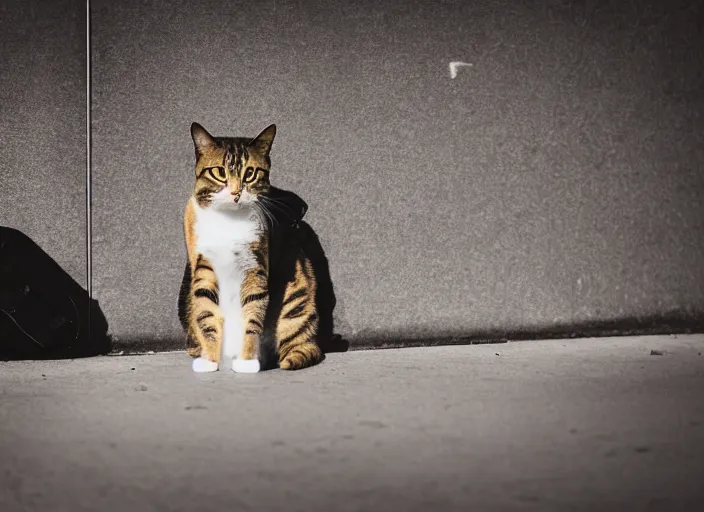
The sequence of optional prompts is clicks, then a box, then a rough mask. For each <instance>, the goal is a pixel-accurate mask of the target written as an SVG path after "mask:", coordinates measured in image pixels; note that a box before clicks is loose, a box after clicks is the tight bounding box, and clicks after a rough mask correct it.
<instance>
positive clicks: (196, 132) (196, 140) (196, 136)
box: [191, 123, 216, 155]
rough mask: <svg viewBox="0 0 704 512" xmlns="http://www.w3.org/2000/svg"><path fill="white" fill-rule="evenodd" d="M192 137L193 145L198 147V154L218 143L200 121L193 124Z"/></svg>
mask: <svg viewBox="0 0 704 512" xmlns="http://www.w3.org/2000/svg"><path fill="white" fill-rule="evenodd" d="M191 137H192V138H193V145H194V146H195V148H196V155H202V154H203V153H205V152H206V151H208V150H209V149H212V148H214V147H215V145H216V143H215V139H213V136H212V135H210V134H209V133H208V130H206V129H205V128H203V127H202V126H201V125H199V124H198V123H193V124H191Z"/></svg>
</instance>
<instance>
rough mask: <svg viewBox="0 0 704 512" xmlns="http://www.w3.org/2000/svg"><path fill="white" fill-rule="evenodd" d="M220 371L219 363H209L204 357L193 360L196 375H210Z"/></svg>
mask: <svg viewBox="0 0 704 512" xmlns="http://www.w3.org/2000/svg"><path fill="white" fill-rule="evenodd" d="M217 370H218V363H216V362H213V361H208V360H207V359H205V358H203V357H197V358H196V359H194V360H193V371H194V372H196V373H210V372H216V371H217Z"/></svg>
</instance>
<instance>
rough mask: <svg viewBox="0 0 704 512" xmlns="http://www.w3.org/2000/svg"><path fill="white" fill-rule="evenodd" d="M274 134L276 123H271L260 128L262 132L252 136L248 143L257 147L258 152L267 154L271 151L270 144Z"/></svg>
mask: <svg viewBox="0 0 704 512" xmlns="http://www.w3.org/2000/svg"><path fill="white" fill-rule="evenodd" d="M275 136H276V125H275V124H272V125H269V126H267V127H266V128H264V130H262V133H260V134H259V135H257V136H256V137H254V138H253V139H252V140H251V141H250V142H249V145H250V146H251V147H255V148H257V150H259V152H260V153H262V154H263V155H265V156H268V155H269V151H271V144H272V143H273V142H274V137H275Z"/></svg>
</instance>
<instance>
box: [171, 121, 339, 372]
mask: <svg viewBox="0 0 704 512" xmlns="http://www.w3.org/2000/svg"><path fill="white" fill-rule="evenodd" d="M275 135H276V126H275V125H273V124H272V125H270V126H269V127H267V128H265V129H264V130H263V131H262V132H261V133H260V134H259V135H257V136H256V137H254V138H248V137H213V136H212V135H210V133H208V132H207V131H206V130H205V128H203V127H202V126H201V125H199V124H198V123H193V124H192V125H191V137H192V139H193V144H194V147H195V156H196V163H195V187H194V191H193V195H192V197H191V198H190V199H189V201H188V203H187V205H186V209H185V212H184V232H185V238H186V248H187V252H188V261H187V263H186V269H185V271H184V276H183V280H182V283H181V292H180V295H179V318H180V321H181V325H182V327H183V329H184V331H185V332H186V349H187V352H188V353H189V354H190V355H191V356H192V357H194V359H193V363H192V369H193V371H195V372H212V371H216V370H218V369H220V368H222V367H223V365H224V364H225V363H226V362H227V361H229V360H232V365H231V368H232V370H234V371H235V372H238V373H256V372H259V371H261V370H265V369H271V368H276V367H279V368H281V369H284V370H298V369H303V368H307V367H310V366H313V365H316V364H318V363H320V362H322V361H323V360H324V358H325V355H324V352H323V349H322V347H323V346H324V344H325V343H326V342H327V341H329V339H330V338H331V337H332V323H333V322H332V309H333V308H334V306H335V295H334V291H333V288H332V282H331V280H330V275H329V267H328V262H327V259H326V258H325V255H324V252H323V249H322V247H321V245H320V242H319V240H318V238H317V236H316V235H315V232H314V231H313V230H312V228H311V227H310V226H309V225H308V224H307V223H305V222H303V221H302V218H303V216H304V215H305V213H306V211H307V208H308V206H307V204H306V203H305V201H303V200H302V199H301V198H300V197H298V196H297V195H296V194H294V193H292V192H288V191H285V190H282V189H279V188H277V187H274V186H272V185H271V184H270V182H269V172H270V168H271V159H270V152H271V147H272V143H273V141H274V137H275Z"/></svg>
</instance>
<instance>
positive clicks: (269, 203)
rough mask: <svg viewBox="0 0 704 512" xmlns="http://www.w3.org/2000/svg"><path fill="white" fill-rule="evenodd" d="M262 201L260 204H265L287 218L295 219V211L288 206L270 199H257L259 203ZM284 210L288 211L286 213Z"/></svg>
mask: <svg viewBox="0 0 704 512" xmlns="http://www.w3.org/2000/svg"><path fill="white" fill-rule="evenodd" d="M262 199H264V201H263V203H262V204H266V205H267V206H269V207H272V208H276V209H278V210H279V211H280V212H282V213H283V214H284V215H286V216H287V217H288V218H295V213H296V211H295V210H294V209H293V208H291V207H290V206H289V205H287V204H286V203H284V202H282V201H279V200H278V199H272V198H271V197H266V196H261V197H260V198H259V200H260V201H261V200H262ZM286 210H288V212H287V211H286Z"/></svg>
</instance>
